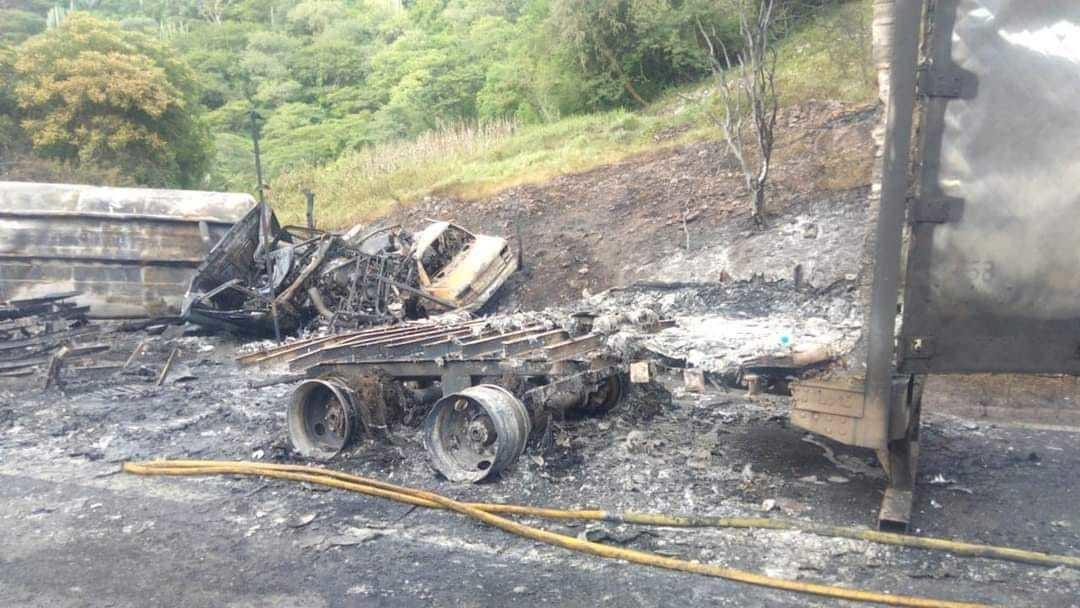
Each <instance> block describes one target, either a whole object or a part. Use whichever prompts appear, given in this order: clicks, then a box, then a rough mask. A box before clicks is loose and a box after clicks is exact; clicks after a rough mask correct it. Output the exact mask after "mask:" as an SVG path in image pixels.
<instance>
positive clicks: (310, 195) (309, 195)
mask: <svg viewBox="0 0 1080 608" xmlns="http://www.w3.org/2000/svg"><path fill="white" fill-rule="evenodd" d="M304 198H305V199H307V227H308V230H311V231H312V232H314V231H315V193H314V192H312V191H311V190H304Z"/></svg>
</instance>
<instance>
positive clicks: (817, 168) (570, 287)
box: [391, 102, 876, 309]
mask: <svg viewBox="0 0 1080 608" xmlns="http://www.w3.org/2000/svg"><path fill="white" fill-rule="evenodd" d="M875 112H876V110H875V108H873V107H871V106H857V107H856V106H850V105H845V104H842V103H838V102H809V103H805V104H802V105H800V106H797V107H794V108H790V109H787V110H785V111H784V112H782V113H781V116H780V118H779V122H778V133H777V135H778V142H777V149H776V152H775V155H774V158H775V161H776V162H774V167H775V168H774V170H773V177H772V182H771V183H772V185H771V188H770V191H769V214H770V217H769V223H768V228H767V229H766V230H764V231H757V230H755V229H754V227H753V223H752V221H751V217H750V210H749V204H748V202H747V190H746V186H745V183H744V181H743V178H742V175H741V173H740V172H739V171H738V166H737V164H736V161H735V159H734V157H732V155H731V154H730V153H729V152H728V150H727V147H726V146H725V144H724V143H723V142H722V141H713V142H704V143H697V144H691V145H682V146H676V147H673V148H666V149H663V150H659V151H656V152H653V153H650V154H646V155H642V156H638V157H635V158H632V159H629V160H626V161H623V162H620V163H617V164H614V165H608V166H604V167H600V168H597V169H594V170H591V171H588V172H584V173H577V174H571V175H565V176H561V177H558V178H556V179H553V180H551V181H548V182H545V183H542V184H535V185H525V186H519V187H515V188H511V189H508V190H506V191H504V192H502V193H500V194H498V195H497V196H495V197H492V198H489V199H483V200H475V201H464V200H456V199H440V198H429V199H426V200H424V201H422V202H421V203H419V204H417V205H414V206H410V207H408V208H402V209H399V210H397V211H396V212H395V214H394V216H393V217H392V218H391V219H393V220H394V221H399V222H402V223H405V224H409V225H415V224H418V223H419V222H421V221H422V219H423V218H425V217H438V218H450V219H453V220H455V221H457V222H458V223H460V224H462V225H464V226H467V227H469V228H471V229H473V230H475V231H478V232H489V233H493V234H502V235H505V236H507V237H510V238H516V237H517V236H518V235H520V237H521V242H522V243H523V250H524V262H525V272H523V273H519V275H518V276H517V277H516V278H515V279H514V280H513V282H512V284H511V285H509V286H508V288H507V289H505V291H504V293H503V295H502V297H501V305H500V308H502V309H513V308H524V309H539V308H543V307H545V306H551V305H557V304H564V303H566V302H568V301H572V300H576V299H578V298H580V297H581V295H582V292H583V291H586V290H587V291H589V292H592V293H596V292H597V291H601V290H603V289H607V288H609V287H613V286H617V285H626V284H629V283H633V282H635V281H720V280H724V279H726V278H728V277H732V278H744V277H749V276H751V275H754V274H764V275H765V276H768V277H772V278H790V277H792V275H793V273H794V271H795V267H796V265H801V267H802V275H803V277H804V278H805V279H806V280H808V281H810V282H811V283H813V284H814V285H818V286H824V285H827V284H829V283H831V282H832V281H834V280H837V279H840V278H843V277H844V276H845V275H849V274H853V273H855V272H858V268H857V265H856V262H855V259H856V256H855V255H854V253H853V252H854V251H855V250H856V248H857V246H858V243H859V242H861V239H862V231H863V225H864V219H865V213H864V211H865V201H866V196H867V193H868V189H869V183H870V168H871V161H872V158H871V156H872V153H871V150H872V145H871V139H870V131H871V128H872V126H873V123H874V117H875Z"/></svg>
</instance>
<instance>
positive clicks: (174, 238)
mask: <svg viewBox="0 0 1080 608" xmlns="http://www.w3.org/2000/svg"><path fill="white" fill-rule="evenodd" d="M254 205H255V200H254V199H253V198H252V197H251V196H250V195H248V194H242V193H223V192H198V191H186V190H154V189H148V188H101V187H94V186H76V185H67V184H36V183H27V182H0V300H10V299H18V298H27V297H35V296H39V295H42V294H45V293H53V292H57V291H67V290H73V291H80V292H82V294H83V295H82V296H80V298H79V299H78V302H79V303H80V304H86V305H89V306H90V307H91V309H90V313H91V315H93V316H98V317H130V316H146V315H165V314H177V313H178V312H179V308H180V304H181V301H182V299H183V294H184V291H185V290H186V288H187V284H188V282H189V280H190V279H191V276H192V274H193V273H194V269H195V267H196V266H198V264H199V263H200V262H202V260H203V257H204V256H205V255H206V253H207V252H208V251H209V250H210V248H211V247H213V245H214V244H215V243H217V242H218V240H220V239H221V237H222V236H223V235H224V234H225V232H226V231H227V230H228V229H229V227H230V226H231V225H232V223H233V222H235V221H237V220H238V219H240V218H241V217H243V215H244V214H245V213H246V212H247V211H248V210H249V209H251V208H252V207H253V206H254Z"/></svg>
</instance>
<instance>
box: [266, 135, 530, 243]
mask: <svg viewBox="0 0 1080 608" xmlns="http://www.w3.org/2000/svg"><path fill="white" fill-rule="evenodd" d="M517 128H518V124H517V123H516V122H514V121H510V120H499V121H491V122H485V123H481V124H458V125H451V126H447V127H444V128H441V129H437V130H434V131H428V132H427V133H424V134H423V135H420V136H419V137H417V138H416V139H412V140H401V141H391V142H386V143H382V144H378V145H375V146H369V147H366V148H363V149H361V150H357V151H355V152H351V153H348V154H345V155H344V156H342V157H341V158H339V159H337V160H336V161H334V162H332V163H329V164H327V165H324V166H322V167H315V166H307V167H301V168H299V169H295V170H292V171H287V172H285V173H283V174H281V175H279V176H278V177H277V178H276V179H275V180H274V181H275V184H274V190H275V197H276V198H278V199H279V200H281V202H278V203H276V204H275V206H276V207H279V208H280V209H281V210H282V212H283V213H282V215H283V216H284V219H285V220H286V221H289V222H292V221H296V220H299V219H300V215H299V214H298V211H299V210H298V209H296V207H295V204H296V201H297V200H303V197H302V196H300V195H301V193H302V192H303V191H304V190H306V189H310V190H312V191H313V192H315V193H316V200H317V203H316V204H317V207H318V210H319V216H318V218H319V222H320V223H322V224H326V225H328V226H343V225H345V224H346V223H349V222H357V221H363V220H368V219H371V218H372V217H374V216H376V215H378V214H380V213H381V212H383V211H384V210H385V208H386V206H387V205H388V204H393V203H398V202H402V201H406V200H410V199H413V198H415V197H416V196H417V194H418V193H419V192H420V191H421V190H424V189H430V188H431V186H432V185H434V184H437V183H439V182H440V180H442V179H443V178H445V176H447V175H451V174H453V173H454V172H455V171H456V170H458V169H459V168H460V166H461V164H462V162H463V161H464V160H465V159H468V158H470V157H472V156H474V155H475V154H477V153H478V152H480V151H483V150H488V149H491V148H493V147H495V146H496V145H498V144H499V143H501V142H503V141H505V140H507V139H508V138H509V137H510V136H512V135H513V134H514V132H515V131H516V130H517ZM298 197H299V198H298Z"/></svg>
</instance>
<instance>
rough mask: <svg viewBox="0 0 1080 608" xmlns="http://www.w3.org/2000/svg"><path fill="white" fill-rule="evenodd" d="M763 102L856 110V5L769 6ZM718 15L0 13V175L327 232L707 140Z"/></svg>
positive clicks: (121, 9)
mask: <svg viewBox="0 0 1080 608" xmlns="http://www.w3.org/2000/svg"><path fill="white" fill-rule="evenodd" d="M777 1H778V4H779V14H780V18H778V20H777V28H776V36H777V39H778V44H779V48H780V52H781V67H780V72H779V77H780V81H781V82H780V87H779V88H780V90H781V92H782V93H781V95H782V96H783V98H784V100H785V101H795V100H799V99H806V98H810V97H829V98H839V99H862V98H868V97H869V93H868V91H869V80H868V78H869V74H870V70H869V0H857V1H853V2H843V1H841V0H777ZM733 11H734V9H733V8H732V3H731V2H730V1H729V0H68V1H67V3H66V4H55V5H54V4H53V2H52V1H51V0H0V178H5V177H6V178H14V179H49V180H57V181H82V182H90V183H105V184H142V185H155V186H172V187H194V188H210V189H224V190H247V191H253V190H255V187H256V183H255V182H256V180H255V177H254V163H253V159H252V154H251V133H250V131H251V122H252V111H254V112H256V113H257V116H258V117H259V119H260V120H259V126H260V130H261V134H262V150H263V167H264V169H265V173H266V178H267V181H268V182H269V183H270V184H271V186H272V189H273V198H274V200H275V204H276V205H278V206H279V207H283V208H285V209H286V214H287V215H289V214H291V215H290V217H291V218H293V219H295V215H296V213H295V211H294V210H293V209H294V207H295V206H296V205H297V204H300V203H301V202H302V201H303V196H302V195H301V191H302V190H304V189H305V188H310V189H312V190H314V191H315V192H316V193H317V196H318V200H319V204H320V209H321V210H322V211H323V213H324V218H325V219H328V220H329V221H331V222H332V223H333V224H335V225H339V224H342V223H347V222H350V221H353V220H357V219H363V218H365V217H370V216H372V215H375V214H378V213H379V212H380V211H381V210H382V209H384V208H385V207H386V205H388V204H393V203H395V202H399V201H410V200H414V199H416V198H418V197H422V196H424V195H425V194H427V193H429V192H440V191H449V192H454V193H458V194H462V195H466V196H469V195H481V194H483V193H486V192H490V191H492V190H494V189H498V188H500V187H503V186H506V185H509V184H513V183H517V182H522V181H531V180H537V179H543V178H544V177H546V176H550V175H553V174H557V173H561V172H564V171H571V170H577V169H582V168H587V167H589V166H593V165H596V164H598V163H603V162H608V161H611V160H614V159H617V158H621V157H623V156H626V155H628V154H634V153H637V152H640V151H643V150H646V149H648V148H651V147H655V146H658V145H660V146H663V145H671V144H675V143H679V142H684V141H691V140H695V139H701V138H709V137H715V135H716V134H715V132H714V130H713V129H712V127H711V126H710V125H709V122H708V120H706V113H707V112H708V110H709V107H710V104H711V99H710V96H709V95H708V92H709V90H708V85H707V79H708V76H709V65H710V61H711V60H710V58H709V56H708V54H707V53H706V51H705V50H704V49H705V47H704V45H703V44H702V43H701V39H700V32H701V31H709V32H711V33H712V35H713V36H714V37H715V38H716V40H717V41H722V42H724V44H725V45H726V46H727V47H728V48H729V49H730V50H731V51H732V52H737V50H738V48H739V38H738V32H737V27H736V20H735V13H734V12H733Z"/></svg>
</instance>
